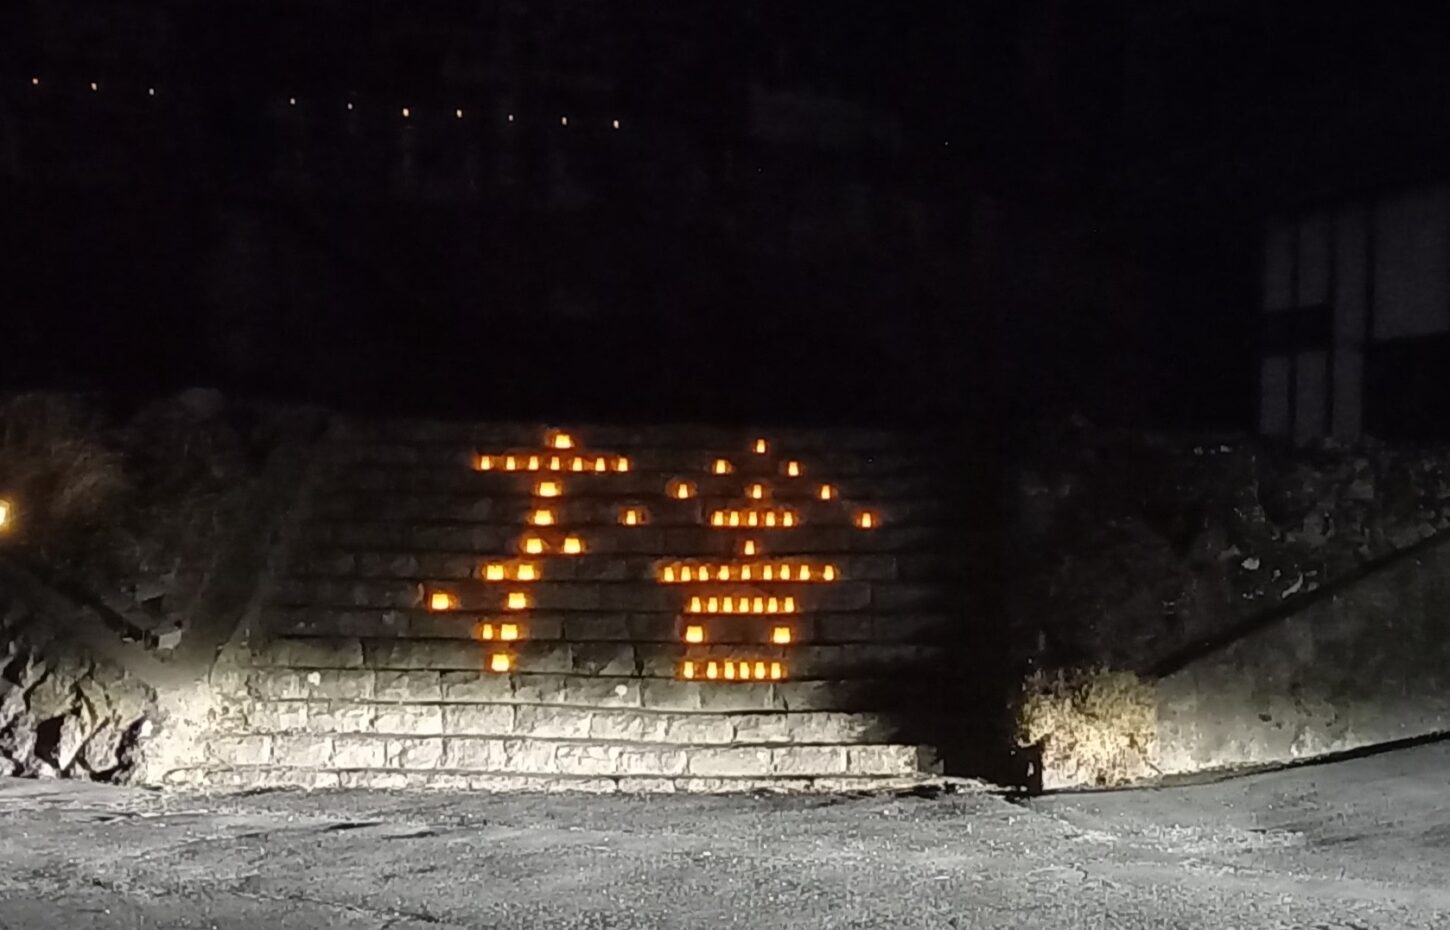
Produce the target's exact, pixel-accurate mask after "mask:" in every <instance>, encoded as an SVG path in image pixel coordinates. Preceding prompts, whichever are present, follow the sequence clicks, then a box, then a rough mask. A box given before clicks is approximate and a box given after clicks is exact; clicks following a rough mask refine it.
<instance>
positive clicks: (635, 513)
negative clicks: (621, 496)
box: [619, 507, 643, 526]
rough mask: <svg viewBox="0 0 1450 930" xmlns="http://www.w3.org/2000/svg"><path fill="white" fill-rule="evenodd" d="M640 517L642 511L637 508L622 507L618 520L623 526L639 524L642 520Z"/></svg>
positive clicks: (641, 516)
mask: <svg viewBox="0 0 1450 930" xmlns="http://www.w3.org/2000/svg"><path fill="white" fill-rule="evenodd" d="M642 519H643V513H642V511H640V510H637V509H635V508H634V507H626V508H624V510H623V512H621V513H620V516H619V522H620V523H623V524H624V525H625V526H639V524H640V523H641V522H642Z"/></svg>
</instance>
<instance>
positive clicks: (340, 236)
mask: <svg viewBox="0 0 1450 930" xmlns="http://www.w3.org/2000/svg"><path fill="white" fill-rule="evenodd" d="M1140 6H1141V5H1137V4H1130V3H1126V2H1119V3H1107V4H1093V5H1086V6H1085V5H1082V4H1073V3H1069V2H1061V0H1054V2H1047V0H1041V2H1028V3H978V4H972V3H961V2H955V3H946V2H940V3H939V2H923V3H913V4H895V5H892V4H857V3H833V4H824V3H822V4H804V5H800V4H793V5H785V6H783V5H780V4H768V3H763V2H762V3H754V2H746V3H732V4H721V3H706V2H673V3H667V4H666V3H658V4H657V3H643V4H619V3H606V2H577V0H576V2H567V3H566V2H553V3H549V2H533V3H522V2H499V0H496V2H484V3H472V4H458V3H452V2H449V3H442V2H407V3H402V2H394V3H387V2H371V3H366V2H364V3H358V2H351V3H337V2H300V0H299V2H288V3H240V2H218V3H183V2H171V3H163V2H139V0H138V2H117V0H109V2H104V3H102V2H63V3H54V2H40V0H25V2H17V3H12V4H8V5H6V8H5V10H4V11H3V12H0V195H3V202H4V203H5V205H6V206H5V209H4V210H3V213H0V248H3V254H4V256H5V276H4V277H5V281H6V299H5V302H4V308H5V309H4V331H3V332H4V342H5V344H6V346H7V350H6V351H7V354H6V359H5V364H4V367H3V374H0V388H3V389H16V388H24V387H65V388H82V389H93V390H101V391H104V392H106V393H107V394H110V395H113V396H118V397H135V398H142V397H147V396H152V395H155V394H157V393H160V392H165V391H171V390H176V389H179V388H181V387H185V386H189V385H194V384H209V385H215V386H218V387H221V388H223V389H226V390H229V391H233V392H238V393H244V394H249V395H254V396H262V397H272V398H278V399H285V400H294V401H296V400H307V401H318V402H323V403H328V404H333V405H337V406H341V407H346V408H349V409H357V410H362V411H367V412H380V413H381V412H427V413H435V414H448V415H461V416H469V417H475V418H493V417H504V418H513V417H530V416H548V417H557V418H571V417H580V418H602V419H626V420H670V419H691V420H714V421H720V422H731V421H743V420H751V421H759V422H851V423H854V422H863V423H864V422H879V423H890V424H899V425H927V424H936V423H941V422H943V421H950V422H963V423H972V424H979V425H982V426H983V427H984V428H986V429H992V430H995V429H1000V428H1002V427H1003V426H1011V425H1018V424H1030V423H1032V422H1035V421H1036V420H1037V419H1039V418H1043V417H1055V416H1061V415H1065V414H1070V413H1080V414H1083V415H1085V416H1087V417H1089V418H1090V419H1093V420H1095V421H1098V422H1103V423H1113V424H1128V425H1144V426H1168V427H1175V428H1220V427H1224V428H1249V427H1251V425H1252V422H1253V404H1254V377H1255V374H1254V373H1255V370H1256V368H1255V365H1256V354H1255V353H1256V349H1255V346H1256V339H1257V335H1258V330H1257V325H1258V324H1257V307H1258V287H1259V284H1258V281H1259V277H1258V276H1259V267H1260V260H1261V259H1260V243H1261V238H1260V237H1261V235H1262V228H1263V221H1264V218H1265V217H1266V216H1267V215H1270V214H1272V213H1274V212H1276V211H1283V210H1294V209H1298V208H1301V207H1303V206H1305V205H1308V204H1313V203H1316V202H1323V201H1326V200H1333V199H1335V198H1341V197H1346V196H1352V195H1355V194H1358V193H1361V192H1364V191H1370V190H1376V189H1380V188H1385V187H1392V186H1395V185H1402V184H1407V183H1414V182H1418V181H1422V180H1425V179H1427V178H1433V177H1435V176H1436V173H1437V172H1438V171H1440V170H1441V169H1440V166H1442V165H1443V164H1445V158H1446V156H1447V154H1450V152H1447V149H1450V139H1447V129H1446V121H1445V120H1444V119H1443V114H1444V113H1445V112H1446V104H1447V103H1450V100H1447V99H1446V98H1447V96H1450V64H1447V61H1446V56H1444V54H1443V50H1444V48H1445V47H1446V39H1447V38H1450V37H1447V35H1446V33H1445V29H1444V26H1443V24H1442V23H1440V22H1439V21H1438V20H1436V19H1434V18H1432V17H1431V16H1430V15H1429V14H1428V13H1427V14H1425V15H1420V14H1417V13H1416V12H1415V11H1414V10H1408V9H1401V8H1397V9H1395V10H1394V11H1393V12H1392V13H1388V12H1385V11H1384V10H1381V9H1379V8H1378V7H1377V6H1375V5H1371V4H1329V5H1325V4H1310V3H1307V2H1292V3H1290V2H1277V3H1275V2H1270V3H1262V2H1247V0H1246V2H1224V3H1216V4H1209V3H1200V2H1169V3H1162V4H1152V5H1149V6H1150V7H1151V8H1149V9H1140V8H1139V7H1140ZM1425 9H1426V10H1429V9H1431V8H1430V7H1428V6H1427V7H1425ZM37 79H38V81H39V82H38V83H36V80H37ZM92 81H95V82H97V85H98V87H97V90H95V91H92V90H90V83H91V82H92ZM153 89H154V91H155V93H154V94H153V93H151V91H152V90H153ZM294 99H295V100H296V101H297V102H296V104H295V105H293V104H291V102H290V101H292V100H294ZM349 103H351V104H352V109H348V107H347V105H348V104H349ZM404 108H407V110H408V116H407V117H406V118H405V117H404V116H403V110H404ZM460 111H461V112H462V116H461V117H460V116H458V113H459V112H460ZM510 115H512V117H513V118H512V119H509V117H510ZM565 119H568V120H569V123H568V125H564V124H563V120H565ZM615 120H618V121H619V128H618V129H615V128H614V121H615Z"/></svg>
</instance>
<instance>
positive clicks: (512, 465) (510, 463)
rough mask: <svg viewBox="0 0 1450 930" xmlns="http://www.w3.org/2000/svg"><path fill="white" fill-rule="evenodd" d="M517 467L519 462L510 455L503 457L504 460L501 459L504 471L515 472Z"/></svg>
mask: <svg viewBox="0 0 1450 930" xmlns="http://www.w3.org/2000/svg"><path fill="white" fill-rule="evenodd" d="M518 467H519V460H518V459H516V458H514V457H513V456H512V455H506V456H504V458H503V468H504V471H516V470H517V469H518Z"/></svg>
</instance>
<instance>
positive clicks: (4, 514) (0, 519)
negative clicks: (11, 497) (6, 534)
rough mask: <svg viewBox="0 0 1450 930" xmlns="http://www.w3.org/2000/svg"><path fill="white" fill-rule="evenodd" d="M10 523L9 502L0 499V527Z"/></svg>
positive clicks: (2, 527)
mask: <svg viewBox="0 0 1450 930" xmlns="http://www.w3.org/2000/svg"><path fill="white" fill-rule="evenodd" d="M9 525H10V502H9V501H3V500H0V529H4V528H5V527H7V526H9Z"/></svg>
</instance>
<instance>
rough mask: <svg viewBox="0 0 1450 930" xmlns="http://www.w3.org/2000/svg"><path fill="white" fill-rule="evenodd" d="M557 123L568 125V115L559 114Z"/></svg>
mask: <svg viewBox="0 0 1450 930" xmlns="http://www.w3.org/2000/svg"><path fill="white" fill-rule="evenodd" d="M559 125H560V126H567V125H569V117H567V116H561V117H559Z"/></svg>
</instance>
